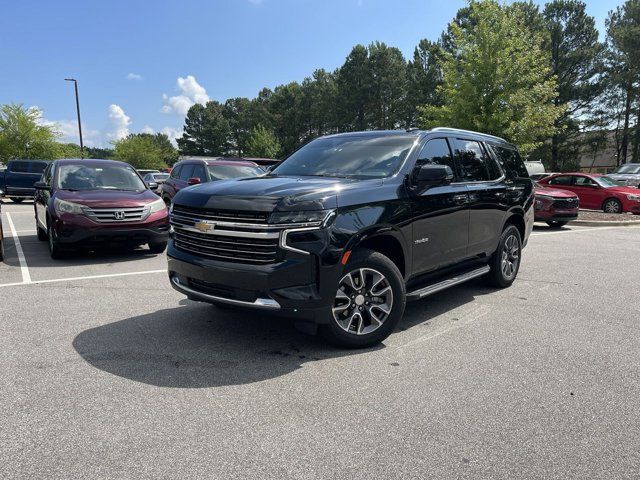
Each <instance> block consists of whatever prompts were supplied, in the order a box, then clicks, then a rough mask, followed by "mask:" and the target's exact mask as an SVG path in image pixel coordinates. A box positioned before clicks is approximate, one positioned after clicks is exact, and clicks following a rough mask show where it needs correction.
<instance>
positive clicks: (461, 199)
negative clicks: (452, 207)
mask: <svg viewBox="0 0 640 480" xmlns="http://www.w3.org/2000/svg"><path fill="white" fill-rule="evenodd" d="M467 201H468V197H467V195H466V194H465V195H454V196H453V202H454V203H455V204H456V205H464V204H465V203H467Z"/></svg>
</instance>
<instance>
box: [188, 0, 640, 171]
mask: <svg viewBox="0 0 640 480" xmlns="http://www.w3.org/2000/svg"><path fill="white" fill-rule="evenodd" d="M639 117H640V0H627V1H626V2H624V4H622V5H621V6H619V7H617V8H616V9H615V10H613V11H611V12H610V13H609V15H608V18H607V20H606V38H605V39H604V40H603V41H600V40H599V37H598V30H597V29H596V26H595V20H594V18H593V17H592V16H590V15H589V14H588V13H587V9H586V4H585V2H583V1H580V0H553V1H551V2H548V3H546V4H545V5H544V7H542V8H541V7H539V6H537V5H536V4H534V3H533V2H532V1H516V2H513V3H511V4H510V5H502V4H499V3H498V2H496V1H493V0H484V1H475V0H472V1H470V2H469V4H468V5H467V6H465V7H463V8H461V9H460V10H459V11H458V12H457V14H456V16H455V18H454V19H453V20H452V21H451V22H450V23H449V25H448V26H447V28H446V30H445V31H444V32H443V33H442V34H441V36H440V38H438V39H437V40H435V41H432V40H428V39H423V40H421V41H420V42H419V43H418V45H417V46H416V48H415V50H414V52H413V56H412V57H411V58H410V59H408V60H407V59H405V58H404V56H403V55H402V53H401V52H400V50H399V49H397V48H395V47H392V46H388V45H386V44H384V43H381V42H373V43H371V44H370V45H368V46H364V45H356V46H355V47H353V49H352V50H351V52H350V53H349V55H348V56H347V57H346V59H345V61H344V63H343V64H342V65H341V66H340V67H338V68H337V69H335V70H334V71H326V70H324V69H318V70H316V71H314V72H313V74H312V75H311V76H309V77H307V78H305V79H304V80H303V81H302V82H291V83H288V84H284V85H279V86H277V87H275V88H273V89H270V88H263V89H262V90H261V91H260V92H259V93H258V95H257V96H256V97H255V98H253V99H248V98H231V99H228V100H226V101H225V102H222V103H221V102H217V101H210V102H207V103H206V104H205V105H200V104H196V105H194V106H192V107H191V109H190V110H189V111H188V113H187V116H186V119H185V123H184V128H183V130H184V133H183V137H182V138H181V139H178V147H179V150H180V152H181V153H182V154H185V155H212V156H215V155H225V154H230V155H238V156H242V155H258V154H260V155H266V156H280V157H284V156H287V155H288V154H290V153H291V152H293V151H294V150H295V149H297V148H298V147H300V146H301V145H303V144H304V143H306V142H307V141H309V140H311V139H313V138H315V137H317V136H319V135H325V134H330V133H338V132H347V131H356V130H368V129H390V128H407V127H412V126H418V127H423V128H428V127H431V126H435V125H442V126H450V127H457V128H467V129H473V130H479V131H482V132H485V133H490V134H494V135H498V136H502V137H505V138H506V139H507V140H509V141H511V142H513V143H515V144H517V145H518V146H519V147H520V148H521V150H522V151H523V152H524V153H525V154H527V155H528V156H529V157H530V158H533V159H542V160H544V161H545V163H546V164H547V167H548V168H550V169H552V170H568V169H576V168H578V167H579V164H578V158H579V156H580V154H581V153H585V152H587V151H588V152H592V153H594V154H595V153H596V152H597V151H598V150H600V151H602V149H603V148H604V146H605V145H606V144H607V142H609V141H612V142H613V143H614V146H615V151H616V157H617V158H616V162H617V163H618V164H621V163H625V162H629V161H636V162H640V151H639V150H640V122H639V121H638V120H639ZM610 138H612V140H609V139H610ZM258 152H259V153H258ZM272 152H275V153H272Z"/></svg>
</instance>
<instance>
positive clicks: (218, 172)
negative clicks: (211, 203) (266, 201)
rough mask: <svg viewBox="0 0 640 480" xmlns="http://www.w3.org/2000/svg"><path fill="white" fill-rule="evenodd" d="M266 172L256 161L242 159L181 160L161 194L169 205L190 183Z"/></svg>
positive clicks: (172, 171) (163, 185) (257, 174)
mask: <svg viewBox="0 0 640 480" xmlns="http://www.w3.org/2000/svg"><path fill="white" fill-rule="evenodd" d="M264 173H265V172H264V170H262V169H261V168H260V167H259V166H258V165H256V164H255V163H253V162H247V161H241V160H217V159H216V160H213V159H208V160H203V159H186V160H181V161H180V162H178V163H176V164H175V165H174V166H173V169H172V170H171V175H170V176H169V178H168V179H167V180H166V182H165V183H163V184H162V187H161V189H160V195H161V197H162V198H163V199H164V201H165V203H166V204H167V205H169V204H170V203H171V200H172V199H173V197H174V196H175V195H176V193H178V192H179V191H180V190H181V189H183V188H185V187H188V186H189V185H197V184H199V183H207V182H214V181H217V180H226V179H229V178H245V177H257V176H259V175H264Z"/></svg>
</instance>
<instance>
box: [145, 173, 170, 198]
mask: <svg viewBox="0 0 640 480" xmlns="http://www.w3.org/2000/svg"><path fill="white" fill-rule="evenodd" d="M168 178H169V174H168V173H162V172H158V173H147V174H146V175H145V176H144V177H143V178H142V180H144V183H146V184H147V185H153V188H151V191H152V192H153V193H155V194H158V193H159V192H160V185H162V184H163V183H164V182H166V181H167V179H168Z"/></svg>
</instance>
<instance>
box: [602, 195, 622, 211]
mask: <svg viewBox="0 0 640 480" xmlns="http://www.w3.org/2000/svg"><path fill="white" fill-rule="evenodd" d="M602 210H604V212H605V213H622V203H620V200H616V199H615V198H608V199H607V200H605V201H604V203H603V204H602Z"/></svg>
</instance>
